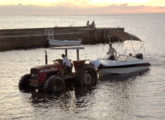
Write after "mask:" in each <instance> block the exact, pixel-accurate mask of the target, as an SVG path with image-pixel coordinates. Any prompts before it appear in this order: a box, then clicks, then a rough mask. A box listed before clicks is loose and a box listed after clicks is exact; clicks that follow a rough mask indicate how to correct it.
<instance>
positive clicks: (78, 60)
mask: <svg viewBox="0 0 165 120" xmlns="http://www.w3.org/2000/svg"><path fill="white" fill-rule="evenodd" d="M77 61H79V49H77Z"/></svg>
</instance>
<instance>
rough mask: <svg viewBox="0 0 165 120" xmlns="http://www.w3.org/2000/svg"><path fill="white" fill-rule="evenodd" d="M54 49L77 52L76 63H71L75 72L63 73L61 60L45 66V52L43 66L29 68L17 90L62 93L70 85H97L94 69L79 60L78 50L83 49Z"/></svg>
mask: <svg viewBox="0 0 165 120" xmlns="http://www.w3.org/2000/svg"><path fill="white" fill-rule="evenodd" d="M54 49H63V50H65V55H66V56H67V53H68V52H67V51H68V50H69V49H76V50H77V61H73V62H72V65H73V66H74V69H75V72H74V73H73V72H71V73H63V74H62V71H63V70H64V67H63V65H62V60H61V59H57V60H56V62H54V64H50V65H48V64H47V52H46V51H45V65H43V66H38V67H34V68H31V70H30V74H25V75H24V76H23V77H22V78H21V79H20V81H19V89H20V90H23V91H26V90H31V89H38V90H41V91H46V92H49V93H53V92H63V91H65V90H66V89H67V88H68V87H69V86H70V85H71V84H72V85H73V84H74V85H80V86H90V85H94V84H96V83H97V73H96V70H95V68H94V67H93V66H92V65H90V64H86V63H85V62H86V61H85V60H79V50H80V49H84V47H56V48H54Z"/></svg>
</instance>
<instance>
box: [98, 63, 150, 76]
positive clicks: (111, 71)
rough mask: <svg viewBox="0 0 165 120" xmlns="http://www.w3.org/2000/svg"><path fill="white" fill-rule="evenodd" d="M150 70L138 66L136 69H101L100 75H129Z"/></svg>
mask: <svg viewBox="0 0 165 120" xmlns="http://www.w3.org/2000/svg"><path fill="white" fill-rule="evenodd" d="M148 69H149V65H148V66H136V67H115V68H102V69H100V73H101V74H102V75H107V74H128V73H135V72H141V71H145V70H148Z"/></svg>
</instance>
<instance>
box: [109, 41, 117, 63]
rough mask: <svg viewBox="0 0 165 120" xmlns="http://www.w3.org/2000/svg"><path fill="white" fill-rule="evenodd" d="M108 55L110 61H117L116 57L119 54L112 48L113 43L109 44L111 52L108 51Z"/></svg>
mask: <svg viewBox="0 0 165 120" xmlns="http://www.w3.org/2000/svg"><path fill="white" fill-rule="evenodd" d="M107 54H108V55H109V59H110V60H115V56H116V55H117V52H116V50H115V48H113V47H112V44H111V43H109V50H108V52H107Z"/></svg>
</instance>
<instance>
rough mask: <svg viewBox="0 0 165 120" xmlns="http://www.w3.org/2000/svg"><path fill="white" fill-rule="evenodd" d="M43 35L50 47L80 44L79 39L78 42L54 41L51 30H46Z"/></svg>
mask: <svg viewBox="0 0 165 120" xmlns="http://www.w3.org/2000/svg"><path fill="white" fill-rule="evenodd" d="M45 35H46V36H47V39H48V43H49V45H50V46H75V45H80V44H81V39H78V40H56V39H55V38H54V31H53V28H51V29H46V30H45Z"/></svg>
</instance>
